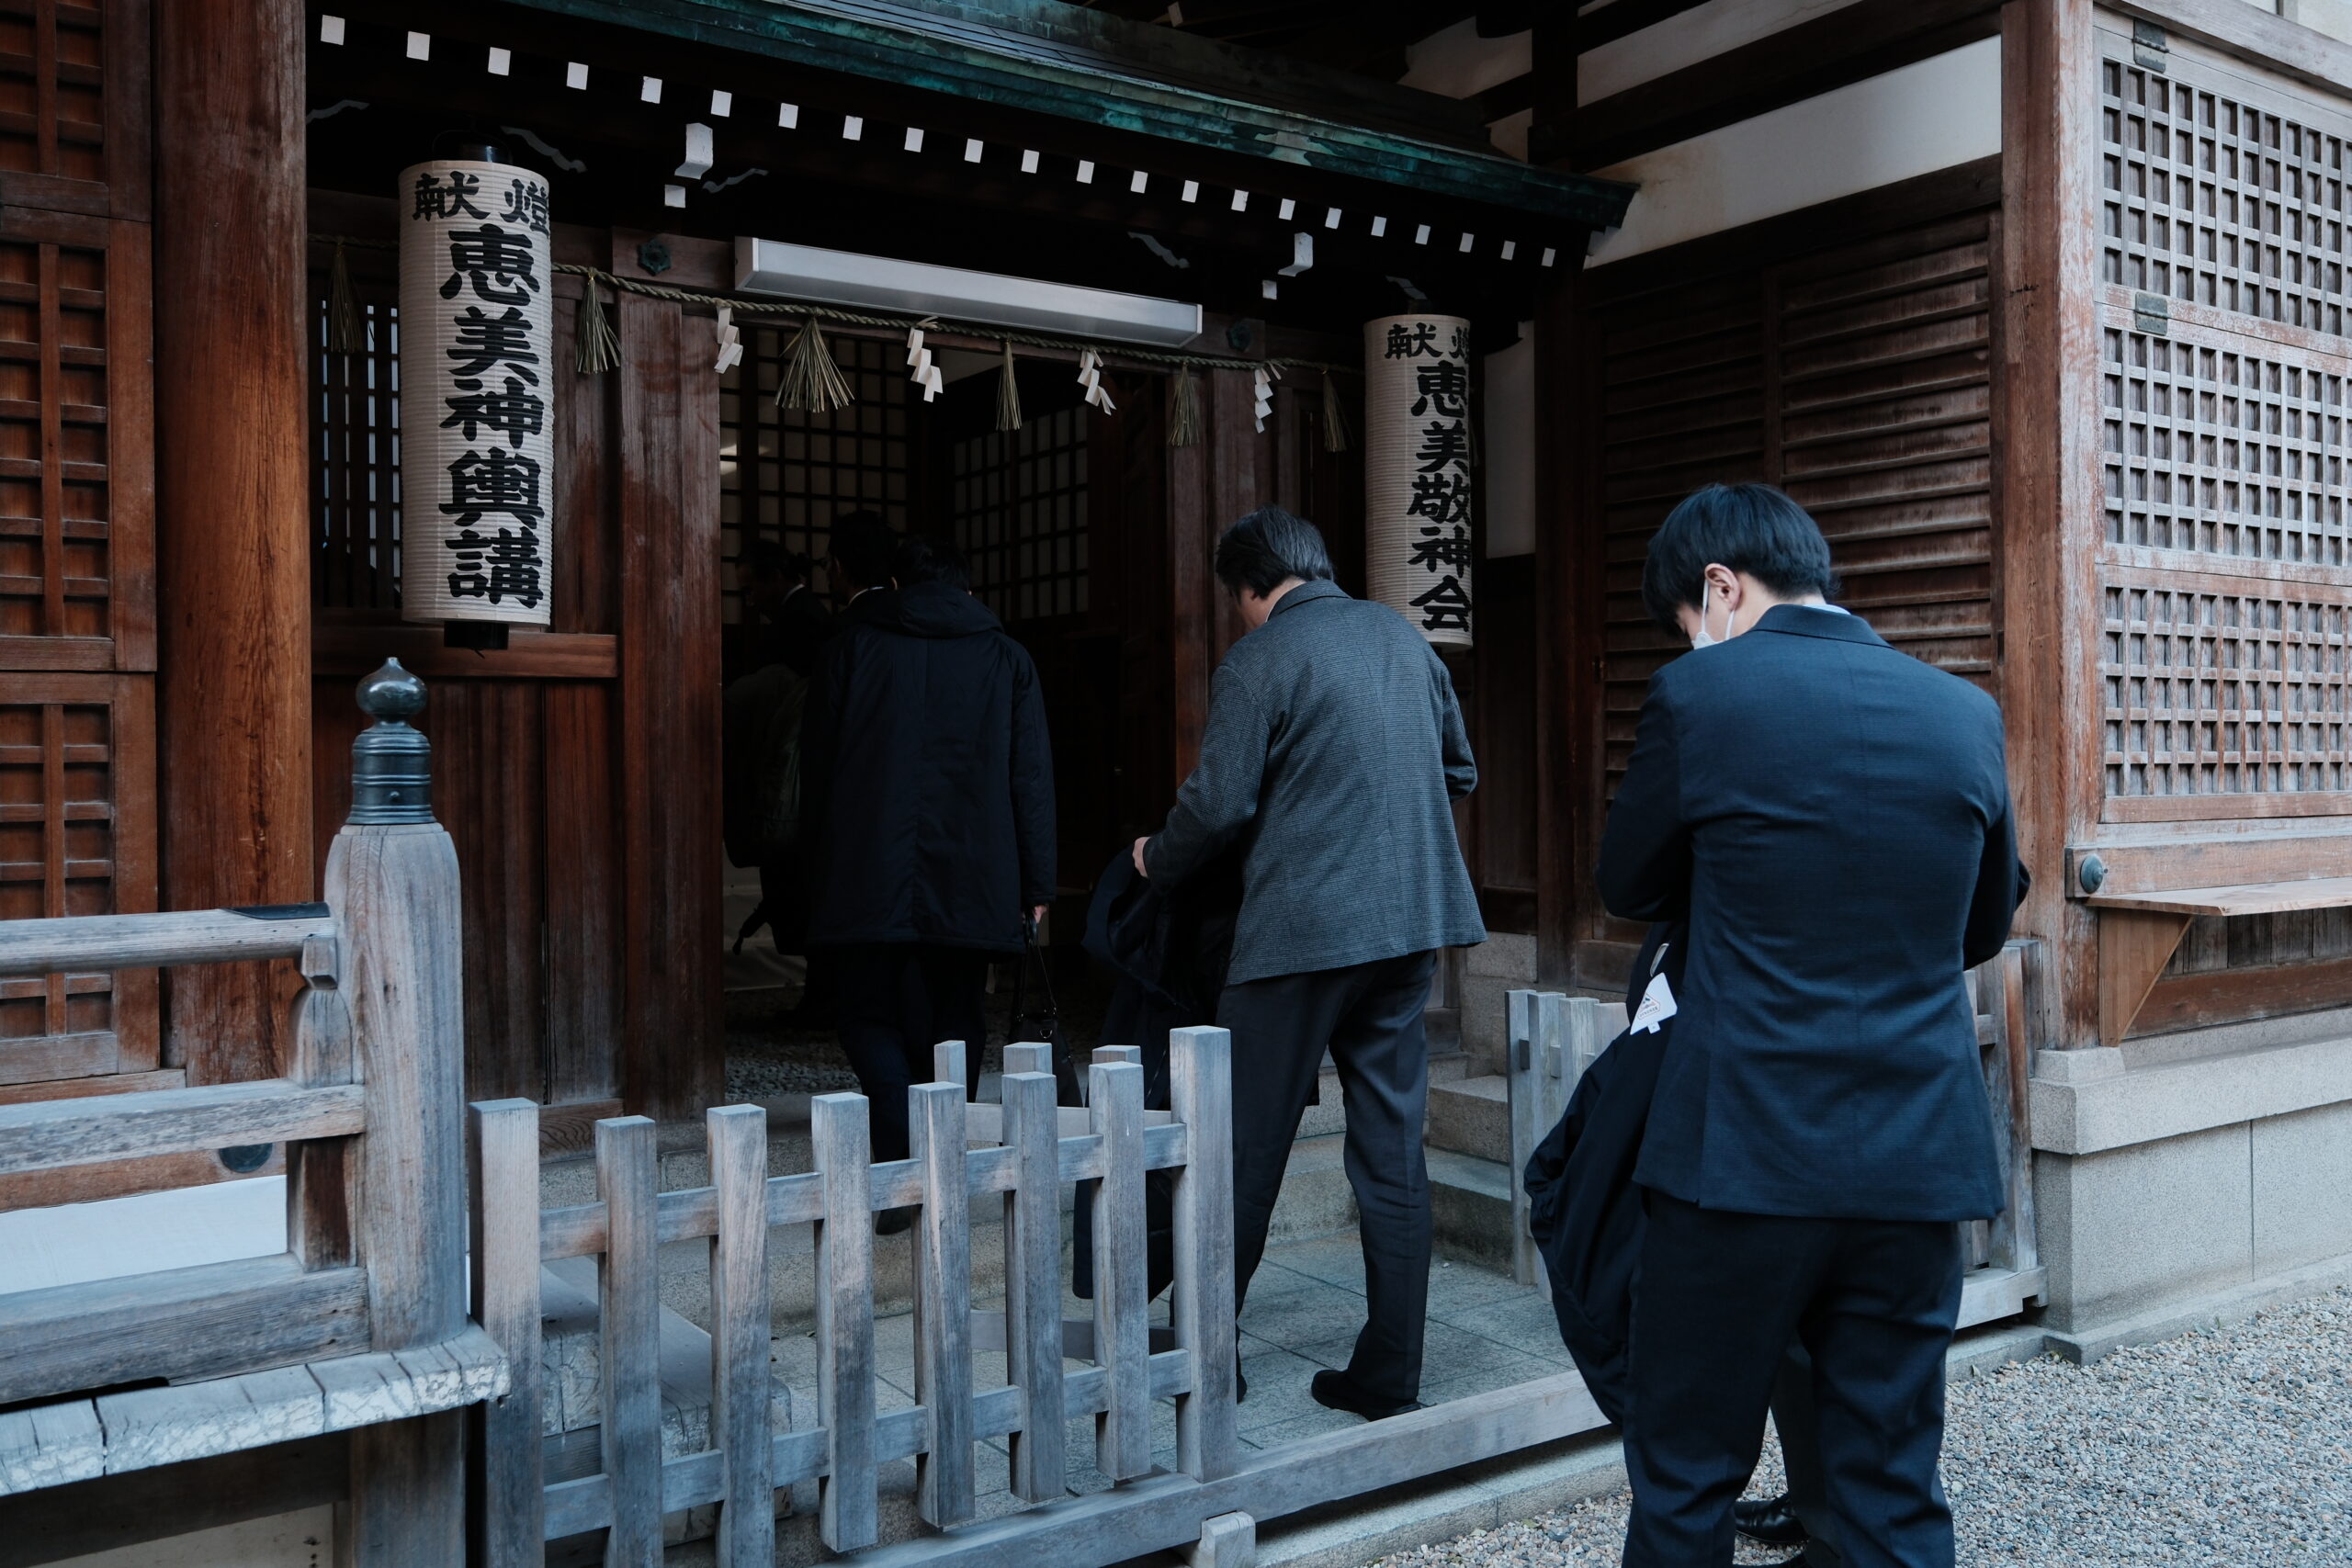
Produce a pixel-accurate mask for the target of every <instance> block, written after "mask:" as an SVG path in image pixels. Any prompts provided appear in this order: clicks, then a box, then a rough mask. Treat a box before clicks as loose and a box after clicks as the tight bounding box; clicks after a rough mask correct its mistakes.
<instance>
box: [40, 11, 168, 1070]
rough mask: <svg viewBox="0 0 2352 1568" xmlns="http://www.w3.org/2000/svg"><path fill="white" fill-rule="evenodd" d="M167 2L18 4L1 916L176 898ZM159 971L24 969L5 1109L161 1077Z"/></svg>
mask: <svg viewBox="0 0 2352 1568" xmlns="http://www.w3.org/2000/svg"><path fill="white" fill-rule="evenodd" d="M147 49H148V34H147V15H146V8H145V6H143V5H140V4H126V3H121V0H104V3H102V4H96V5H67V4H60V3H58V0H0V918H8V919H18V918H25V917H32V916H55V915H87V914H109V913H125V912H135V911H139V910H145V909H152V908H154V902H155V854H154V844H155V767H154V724H155V719H154V675H153V671H154V668H155V628H154V583H153V558H154V524H153V505H154V473H153V400H152V386H151V365H150V338H151V333H152V312H153V296H152V293H151V289H150V284H149V254H150V250H149V247H150V231H149V228H148V224H147V218H148V214H149V178H148V156H149V136H148V129H147V126H148V118H147V117H148V107H147V106H148V92H147V70H148V66H147ZM157 1034H158V1031H157V1020H156V980H155V976H154V975H153V973H152V972H149V973H142V974H129V975H52V976H46V977H44V978H41V979H38V980H14V981H8V982H6V983H0V1100H16V1099H24V1098H28V1097H38V1096H42V1095H46V1094H51V1093H55V1092H58V1090H59V1089H61V1088H62V1084H63V1081H64V1080H72V1079H83V1078H86V1077H93V1076H104V1075H118V1077H115V1079H114V1087H141V1088H144V1087H152V1086H153V1085H154V1084H155V1083H157V1082H159V1081H162V1080H161V1079H159V1078H157V1077H153V1076H152V1075H153V1074H155V1073H156V1071H157V1069H158V1068H159V1066H160V1063H159V1061H158V1058H157V1048H158V1047H157Z"/></svg>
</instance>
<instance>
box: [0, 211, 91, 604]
mask: <svg viewBox="0 0 2352 1568" xmlns="http://www.w3.org/2000/svg"><path fill="white" fill-rule="evenodd" d="M107 400H108V399H107V254H106V252H105V250H104V249H103V248H101V247H98V246H84V245H72V244H55V243H40V242H37V241H32V240H26V239H15V238H7V239H0V637H107V636H109V635H110V632H111V627H110V624H109V616H108V609H109V604H108V600H109V596H110V595H109V580H110V577H111V571H110V563H109V560H108V543H109V541H108V536H107V524H108V521H109V518H110V515H111V513H112V507H111V505H110V499H111V498H110V496H109V491H108V484H107V456H108V453H107Z"/></svg>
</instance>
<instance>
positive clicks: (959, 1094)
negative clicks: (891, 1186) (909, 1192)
mask: <svg viewBox="0 0 2352 1568" xmlns="http://www.w3.org/2000/svg"><path fill="white" fill-rule="evenodd" d="M941 1050H942V1051H943V1052H944V1051H945V1050H946V1047H945V1046H942V1047H941ZM955 1054H956V1057H957V1058H958V1059H957V1060H956V1061H954V1062H953V1063H946V1062H943V1063H942V1066H943V1068H944V1067H947V1066H953V1067H954V1068H955V1070H956V1077H953V1078H948V1079H944V1080H943V1081H942V1082H939V1083H930V1084H916V1085H914V1086H912V1087H911V1088H910V1089H908V1090H907V1113H908V1114H907V1122H908V1128H909V1132H910V1148H911V1150H912V1152H913V1156H914V1161H915V1163H916V1164H917V1165H918V1166H920V1167H922V1172H923V1204H922V1214H921V1216H920V1218H919V1220H918V1222H917V1233H916V1237H915V1324H914V1329H915V1398H916V1400H917V1402H919V1403H920V1404H922V1407H923V1408H924V1409H926V1410H928V1411H929V1412H930V1413H931V1442H930V1448H929V1450H928V1451H927V1452H925V1453H923V1454H922V1455H920V1456H918V1458H917V1459H916V1461H915V1507H916V1510H917V1511H918V1512H919V1513H920V1514H921V1515H922V1517H923V1519H924V1521H925V1522H926V1523H928V1524H931V1525H933V1526H937V1527H941V1528H944V1527H946V1526H948V1525H955V1524H961V1523H963V1522H964V1521H965V1520H966V1519H968V1518H970V1517H972V1499H973V1480H972V1234H971V1200H970V1198H969V1196H968V1195H967V1191H966V1182H965V1174H964V1171H965V1163H966V1152H965V1146H964V1079H963V1077H962V1073H963V1062H962V1060H961V1057H962V1055H963V1046H962V1044H961V1043H955Z"/></svg>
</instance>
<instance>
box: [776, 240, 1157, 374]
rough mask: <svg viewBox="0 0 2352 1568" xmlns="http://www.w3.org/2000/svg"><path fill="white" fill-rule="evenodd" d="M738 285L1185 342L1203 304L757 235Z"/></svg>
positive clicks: (988, 321)
mask: <svg viewBox="0 0 2352 1568" xmlns="http://www.w3.org/2000/svg"><path fill="white" fill-rule="evenodd" d="M735 287H736V288H739V289H741V291H742V292H744V293H746V294H776V295H782V296H784V297H786V298H787V299H809V300H813V301H816V302H817V303H820V304H826V305H853V306H856V305H862V306H866V307H868V308H871V309H874V310H891V311H896V312H898V313H899V314H901V315H908V316H941V317H944V318H947V319H949V320H952V321H971V322H974V323H977V324H984V325H989V326H999V327H1033V328H1035V329H1037V330H1038V331H1041V332H1052V333H1067V334H1069V335H1071V336H1075V337H1094V338H1103V339H1104V340H1106V341H1110V342H1114V343H1140V344H1152V345H1153V346H1155V347H1159V348H1182V347H1183V346H1184V345H1185V344H1189V343H1191V342H1192V341H1193V339H1194V338H1196V337H1198V336H1200V335H1201V308H1200V307H1199V306H1198V305H1190V304H1186V303H1184V302H1183V301H1182V300H1179V299H1153V298H1151V297H1150V296H1148V295H1144V294H1119V293H1114V292H1113V291H1112V290H1110V289H1107V288H1077V287H1074V286H1072V285H1070V284H1066V283H1044V282H1040V281H1039V280H1037V279H1035V278H1030V277H1007V276H1003V275H1002V274H1000V273H992V272H969V271H967V270H965V269H964V268H962V267H955V266H933V265H929V264H927V263H923V262H910V261H894V260H892V259H891V258H889V257H888V256H869V255H860V254H857V253H856V252H854V251H826V250H819V249H818V248H816V247H815V246H813V245H790V244H786V243H783V242H782V241H779V240H754V239H752V238H750V237H748V236H745V237H740V238H738V239H737V240H736V242H735Z"/></svg>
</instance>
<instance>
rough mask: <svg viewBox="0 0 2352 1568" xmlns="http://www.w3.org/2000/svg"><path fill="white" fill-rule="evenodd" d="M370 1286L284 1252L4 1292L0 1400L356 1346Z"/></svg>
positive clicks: (243, 1367)
mask: <svg viewBox="0 0 2352 1568" xmlns="http://www.w3.org/2000/svg"><path fill="white" fill-rule="evenodd" d="M367 1292H368V1285H367V1279H366V1277H365V1275H363V1274H362V1273H361V1272H360V1271H359V1270H358V1269H320V1270H317V1271H314V1272H309V1273H305V1272H304V1271H303V1269H302V1268H301V1266H300V1264H298V1263H296V1262H295V1261H294V1259H293V1258H291V1257H289V1256H288V1255H287V1254H284V1253H279V1254H277V1255H276V1256H275V1257H270V1258H240V1259H237V1260H236V1261H234V1262H229V1263H208V1264H205V1265H203V1266H202V1267H200V1268H195V1269H164V1270H163V1271H161V1272H157V1273H152V1274H138V1275H133V1276H131V1277H130V1278H128V1279H120V1280H91V1281H89V1282H87V1283H85V1284H78V1285H57V1286H52V1287H51V1288H49V1289H46V1290H40V1291H19V1292H13V1293H10V1294H7V1295H0V1345H5V1346H6V1347H7V1353H6V1355H5V1356H0V1404H16V1403H17V1402H18V1401H22V1400H28V1399H44V1398H47V1397H49V1396H51V1395H52V1394H66V1393H77V1392H79V1391H80V1390H83V1389H91V1388H107V1387H111V1386H114V1385H117V1384H121V1383H129V1382H141V1381H143V1380H146V1379H149V1378H159V1377H160V1378H176V1379H191V1378H217V1377H226V1376H229V1375H231V1374H232V1373H237V1372H245V1371H253V1370H254V1369H255V1368H257V1367H271V1366H282V1365H285V1364H286V1363H288V1362H292V1361H301V1360H307V1359H311V1358H313V1357H317V1356H322V1355H332V1354H334V1353H336V1352H338V1351H348V1350H354V1349H357V1348H361V1347H364V1346H365V1345H366V1344H367V1343H368V1299H367Z"/></svg>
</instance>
